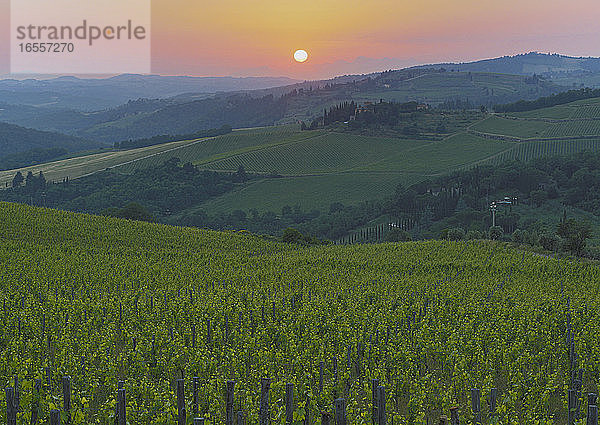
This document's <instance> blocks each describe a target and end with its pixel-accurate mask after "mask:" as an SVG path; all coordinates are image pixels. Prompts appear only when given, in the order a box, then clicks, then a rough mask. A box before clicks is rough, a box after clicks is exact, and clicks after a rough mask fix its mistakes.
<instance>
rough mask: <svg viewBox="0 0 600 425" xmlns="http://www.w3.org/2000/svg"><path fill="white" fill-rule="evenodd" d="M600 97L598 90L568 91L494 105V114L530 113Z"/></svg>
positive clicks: (599, 90)
mask: <svg viewBox="0 0 600 425" xmlns="http://www.w3.org/2000/svg"><path fill="white" fill-rule="evenodd" d="M594 97H600V89H591V88H583V89H579V90H569V91H566V92H562V93H557V94H553V95H552V96H548V97H540V98H539V99H536V100H530V101H526V100H519V101H518V102H515V103H510V104H505V105H496V106H494V110H495V111H496V112H523V111H532V110H535V109H542V108H548V107H550V106H556V105H564V104H565V103H570V102H574V101H576V100H582V99H590V98H594Z"/></svg>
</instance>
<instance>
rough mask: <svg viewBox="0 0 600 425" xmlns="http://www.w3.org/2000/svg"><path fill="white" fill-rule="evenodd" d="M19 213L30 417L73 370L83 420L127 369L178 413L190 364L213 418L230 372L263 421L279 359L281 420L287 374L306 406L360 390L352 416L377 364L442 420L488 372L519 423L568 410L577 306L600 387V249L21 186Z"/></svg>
mask: <svg viewBox="0 0 600 425" xmlns="http://www.w3.org/2000/svg"><path fill="white" fill-rule="evenodd" d="M0 221H1V222H2V225H3V232H2V235H1V237H2V244H1V246H0V250H1V251H2V255H0V287H1V288H2V293H3V294H4V297H5V307H4V308H3V309H2V310H0V315H1V318H2V320H3V323H4V324H5V325H4V326H3V327H2V330H0V342H1V343H0V354H1V356H0V366H1V367H0V381H1V382H2V383H3V385H4V386H6V385H7V384H8V383H9V381H12V378H13V376H15V375H18V376H19V380H20V382H21V392H20V394H21V400H22V404H21V405H22V406H23V411H22V412H20V413H19V422H18V423H29V420H28V419H29V417H28V415H29V412H30V404H29V403H30V401H32V400H33V399H34V397H33V396H32V385H31V382H32V380H34V379H42V380H43V382H44V385H43V387H42V393H41V394H40V396H39V398H38V401H39V408H40V412H41V415H40V417H42V418H46V417H47V415H48V412H49V410H50V409H51V408H54V407H57V406H59V405H60V404H61V402H62V400H61V397H60V396H59V395H57V394H60V387H59V385H60V377H61V376H63V375H71V376H72V382H73V399H72V405H73V410H72V412H71V417H72V418H73V421H72V423H73V425H79V424H84V423H85V424H98V425H108V424H113V423H114V409H115V398H116V388H117V382H118V381H119V380H124V381H125V388H126V390H127V412H128V421H129V422H130V423H132V424H134V423H135V424H137V423H143V424H148V425H159V424H166V423H174V414H175V409H176V397H175V393H174V390H173V380H174V379H175V378H176V377H179V376H181V375H182V374H183V376H184V377H185V386H186V393H187V397H186V406H185V407H186V410H187V412H191V411H192V402H191V396H190V395H191V394H190V391H191V387H192V383H191V378H190V377H192V376H196V377H199V378H200V382H201V385H200V393H199V400H200V406H199V415H200V416H202V417H205V418H207V419H208V420H209V422H211V423H212V421H213V419H214V420H215V421H221V420H222V418H223V415H224V409H225V406H224V398H223V389H224V386H225V382H226V381H227V380H229V379H233V380H235V381H236V392H235V404H236V406H239V408H240V409H241V410H242V411H243V412H244V414H245V416H246V417H247V420H248V423H257V420H258V417H257V416H258V406H259V394H260V378H261V377H270V378H271V379H272V383H271V395H270V400H271V414H272V418H273V421H275V420H277V423H279V420H280V419H282V418H283V411H284V405H283V402H282V401H283V398H284V393H285V383H287V382H290V383H293V384H294V385H295V394H294V396H295V399H296V400H297V405H296V407H295V412H294V417H295V418H296V420H298V421H301V420H302V416H303V415H306V413H307V411H308V412H310V414H311V417H313V418H315V417H316V416H318V414H319V412H321V411H328V412H330V411H331V409H332V402H333V400H334V398H335V397H339V396H343V397H344V398H345V399H346V402H347V412H348V423H351V424H361V423H368V422H370V414H371V400H370V380H371V379H379V380H380V383H381V384H382V385H384V386H385V388H386V410H387V414H388V417H390V418H391V417H394V423H410V422H411V421H412V423H426V422H427V421H429V423H434V422H437V421H438V420H439V417H440V415H441V414H447V412H448V411H449V409H450V407H453V406H459V407H460V415H461V418H466V417H471V415H472V412H471V410H470V398H469V397H470V389H471V388H473V387H477V388H480V389H481V391H482V394H484V395H487V394H489V391H490V388H492V387H495V388H498V390H499V394H500V395H501V396H500V397H499V398H498V418H497V419H498V421H499V422H502V423H504V422H506V421H518V422H519V423H527V424H529V423H548V417H553V418H554V419H556V421H557V422H560V423H564V421H563V419H565V417H566V401H565V400H566V393H565V391H564V389H565V388H567V386H568V385H569V383H570V382H571V376H572V375H571V369H570V366H569V354H568V353H569V350H568V346H567V345H566V343H565V338H563V337H562V336H564V333H565V329H566V326H567V323H568V321H569V320H570V322H569V323H570V324H571V325H570V326H571V330H572V332H573V335H574V343H575V346H576V350H577V352H578V353H580V354H581V367H582V368H583V370H584V374H583V382H582V388H583V389H584V391H585V392H595V391H596V386H597V382H596V379H595V377H596V375H597V371H598V367H599V366H598V361H597V360H594V359H597V358H598V356H599V355H600V353H599V350H598V344H596V339H597V332H595V331H594V329H596V328H597V326H598V323H600V313H599V311H600V310H599V309H598V308H597V304H598V301H597V300H596V298H595V297H592V296H590V294H593V293H594V291H595V290H596V286H597V281H598V279H600V275H599V272H598V267H597V265H595V264H585V263H575V262H565V261H558V260H554V259H549V258H545V257H542V256H536V255H532V254H529V253H523V252H521V251H517V250H512V249H510V248H509V247H508V246H507V245H504V244H501V243H492V242H484V241H470V242H450V241H431V242H420V243H415V242H408V243H404V244H397V245H392V244H386V245H374V244H373V245H356V246H329V247H325V246H316V247H302V246H297V245H291V244H282V243H277V242H270V241H265V240H261V239H258V238H254V237H252V236H249V235H246V234H243V233H233V232H229V233H218V232H211V231H205V230H198V229H187V228H175V227H169V226H162V225H156V224H151V223H143V222H127V221H124V220H119V219H113V218H107V217H100V216H89V215H79V214H73V213H66V212H58V211H51V210H42V209H36V208H31V207H27V206H23V205H17V204H0ZM568 317H569V319H568ZM19 323H20V325H21V326H20V327H19V326H18V324H19ZM208 323H210V329H211V330H210V333H209V330H208ZM192 327H194V329H195V344H193V342H192V341H193V339H192ZM134 338H135V341H136V345H135V346H134V342H133V341H134ZM153 340H154V341H155V344H154V347H153ZM334 357H335V358H336V359H337V361H338V362H337V365H338V366H337V377H338V380H337V382H336V380H335V375H334V371H333V358H334ZM320 362H324V365H325V368H324V376H323V378H324V379H323V383H324V385H323V390H322V391H318V380H319V364H320ZM484 365H487V366H485V367H484ZM46 368H49V369H48V370H49V371H50V379H49V384H50V386H49V387H46V385H45V382H46ZM307 400H310V402H309V403H306V401H307ZM0 404H1V405H4V391H2V392H0ZM482 404H483V403H482ZM523 406H527V408H523ZM1 412H2V415H3V414H4V409H2V410H1ZM189 416H191V414H190V415H189ZM277 418H279V419H277Z"/></svg>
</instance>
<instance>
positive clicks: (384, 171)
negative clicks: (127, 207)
mask: <svg viewBox="0 0 600 425" xmlns="http://www.w3.org/2000/svg"><path fill="white" fill-rule="evenodd" d="M598 107H600V99H598V98H596V99H586V100H585V101H579V102H574V103H570V104H566V105H560V106H556V107H552V108H546V109H540V110H536V111H530V112H526V113H515V114H487V115H482V114H480V113H475V112H467V113H462V112H431V113H430V112H427V113H422V114H421V115H419V116H416V117H415V118H411V119H410V120H409V121H408V124H410V125H411V126H412V125H414V126H416V128H417V133H416V134H415V135H413V136H410V135H405V134H402V131H396V132H392V133H389V134H388V133H386V132H379V133H378V132H373V134H369V133H368V132H365V131H353V130H349V129H347V128H346V129H344V126H343V125H342V126H338V127H333V128H328V129H318V130H312V131H300V130H299V129H298V126H275V127H264V128H254V129H246V130H237V131H234V132H233V133H231V134H227V135H223V136H218V137H215V138H208V139H199V140H189V141H179V142H172V143H167V144H162V145H155V146H151V147H147V148H139V149H132V150H125V151H115V152H102V153H96V154H93V155H90V156H83V157H77V158H71V159H68V160H62V161H56V162H52V163H48V164H44V165H40V166H35V167H28V168H24V169H21V171H22V172H23V173H26V172H28V171H29V170H31V171H32V172H33V173H34V174H37V173H38V172H39V171H43V173H44V174H45V175H46V178H47V179H48V180H55V181H61V180H62V179H63V178H65V177H69V178H70V179H75V178H79V177H81V176H84V175H89V174H92V173H97V172H99V171H102V170H105V169H106V168H112V169H113V170H114V171H117V172H121V173H132V172H133V171H135V170H137V169H143V168H148V167H156V166H159V165H160V164H162V163H163V162H165V161H166V160H169V159H171V158H180V159H181V160H182V161H183V162H192V163H193V164H195V165H196V166H198V167H199V168H201V169H208V170H215V171H225V172H235V171H237V169H238V167H239V166H240V165H242V166H243V167H244V168H245V170H246V171H247V172H249V173H257V174H259V175H261V176H263V178H262V179H254V180H253V181H252V182H250V183H248V184H247V185H244V186H242V187H238V188H237V189H236V190H234V191H233V192H228V193H226V194H223V195H222V196H221V197H218V198H215V199H211V200H208V201H206V203H205V204H199V205H197V208H198V209H204V210H207V211H211V212H213V213H226V212H232V211H234V210H237V209H239V210H244V211H249V210H251V209H257V210H259V211H263V212H265V211H275V212H279V211H280V210H281V208H282V207H284V206H286V205H289V206H294V205H299V206H300V207H301V208H303V209H305V210H310V209H314V208H316V209H320V210H326V209H328V208H329V206H330V204H332V203H335V202H341V203H344V204H346V205H348V204H356V203H358V202H361V201H365V200H370V199H379V198H382V197H384V196H386V195H388V194H390V193H391V192H393V190H394V188H395V187H396V186H397V185H398V184H399V183H402V184H403V185H404V186H408V185H410V184H412V183H415V182H418V181H422V180H424V179H428V178H434V177H436V176H441V175H443V174H446V173H449V172H452V171H455V170H460V169H468V168H472V167H474V166H476V165H483V164H500V163H502V162H504V161H507V160H513V159H519V160H521V161H528V160H531V159H534V158H540V157H545V156H551V155H558V154H562V155H567V154H574V153H577V152H581V151H586V150H587V151H592V152H597V151H598V150H599V149H600V127H598V126H597V123H599V122H600V121H598V117H600V115H599V114H600V112H599V109H598ZM440 123H441V124H443V125H444V131H445V133H436V127H437V126H438V125H439V124H440ZM402 125H404V124H402ZM15 172H16V170H11V171H6V172H0V185H5V184H6V183H7V182H10V181H11V180H12V178H13V176H14V174H15ZM276 176H278V177H280V178H272V177H276Z"/></svg>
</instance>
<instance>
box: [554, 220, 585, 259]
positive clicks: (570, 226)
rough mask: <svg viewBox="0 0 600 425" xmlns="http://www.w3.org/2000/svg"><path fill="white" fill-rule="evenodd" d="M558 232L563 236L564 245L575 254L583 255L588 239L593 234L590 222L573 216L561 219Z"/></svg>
mask: <svg viewBox="0 0 600 425" xmlns="http://www.w3.org/2000/svg"><path fill="white" fill-rule="evenodd" d="M556 234H557V235H558V236H560V237H561V238H563V247H564V249H565V250H567V251H570V252H571V253H572V254H573V255H581V254H582V253H583V251H584V249H585V245H586V241H587V239H589V238H590V237H591V236H592V228H591V226H590V225H589V223H583V222H579V221H577V220H575V219H573V218H569V219H567V220H566V221H561V222H560V223H559V224H558V228H557V230H556Z"/></svg>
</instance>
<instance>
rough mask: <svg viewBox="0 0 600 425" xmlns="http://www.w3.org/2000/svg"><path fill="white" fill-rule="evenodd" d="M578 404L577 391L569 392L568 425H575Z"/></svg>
mask: <svg viewBox="0 0 600 425" xmlns="http://www.w3.org/2000/svg"><path fill="white" fill-rule="evenodd" d="M576 404H577V391H575V390H569V404H568V407H569V416H568V420H567V425H574V424H575V406H576Z"/></svg>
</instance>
